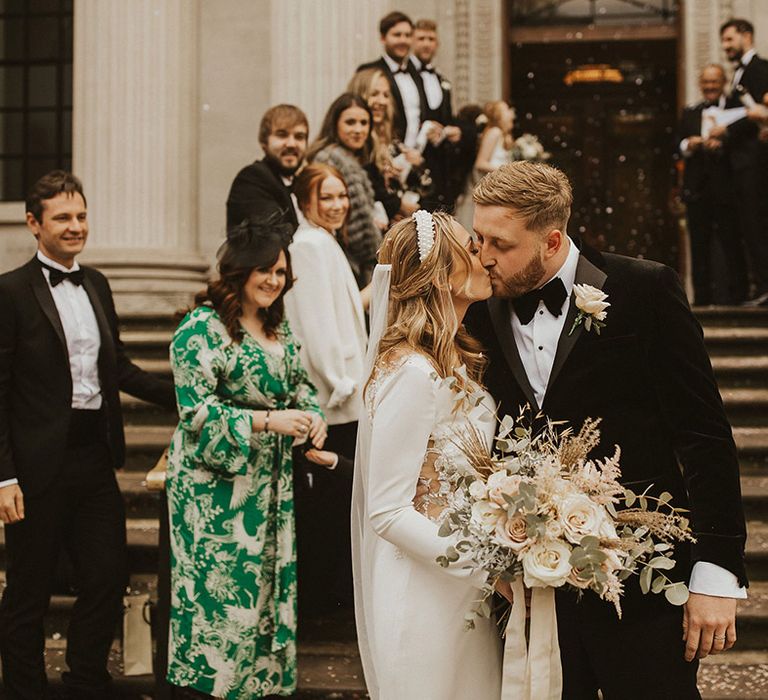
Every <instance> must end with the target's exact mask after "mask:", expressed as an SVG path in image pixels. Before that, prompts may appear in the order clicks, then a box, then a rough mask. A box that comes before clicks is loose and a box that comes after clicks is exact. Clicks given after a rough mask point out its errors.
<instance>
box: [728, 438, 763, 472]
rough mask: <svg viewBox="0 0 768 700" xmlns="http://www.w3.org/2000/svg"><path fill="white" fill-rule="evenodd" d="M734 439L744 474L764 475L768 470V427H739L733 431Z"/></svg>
mask: <svg viewBox="0 0 768 700" xmlns="http://www.w3.org/2000/svg"><path fill="white" fill-rule="evenodd" d="M733 439H734V440H735V442H736V448H737V449H738V451H739V463H740V464H741V468H742V472H743V473H745V474H748V473H752V472H756V473H762V472H763V471H764V470H766V469H768V427H766V426H752V427H749V426H737V427H735V428H734V429H733Z"/></svg>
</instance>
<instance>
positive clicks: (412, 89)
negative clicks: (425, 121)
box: [383, 54, 421, 148]
mask: <svg viewBox="0 0 768 700" xmlns="http://www.w3.org/2000/svg"><path fill="white" fill-rule="evenodd" d="M383 58H384V60H385V61H386V63H387V65H388V66H389V70H391V71H392V73H393V74H394V76H395V83H397V89H398V90H399V91H400V97H402V98H403V108H404V109H405V124H406V126H405V138H404V139H403V143H404V144H405V145H406V146H408V148H414V147H415V146H416V139H417V137H418V135H419V129H420V128H421V97H420V96H419V88H418V87H417V86H416V81H414V79H413V76H412V75H411V74H410V73H399V72H398V71H399V70H400V64H399V63H397V62H396V61H394V60H393V59H391V58H390V57H389V56H387V54H384V57H383ZM405 65H406V67H407V66H408V59H406V62H405Z"/></svg>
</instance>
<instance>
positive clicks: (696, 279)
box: [678, 64, 747, 305]
mask: <svg viewBox="0 0 768 700" xmlns="http://www.w3.org/2000/svg"><path fill="white" fill-rule="evenodd" d="M699 84H700V86H701V93H702V97H703V98H704V99H703V100H702V101H701V102H699V103H698V104H697V105H695V106H693V107H686V108H685V109H684V110H683V114H682V117H681V119H680V127H679V137H680V141H679V147H678V150H679V153H680V155H681V156H682V157H683V159H684V162H685V170H684V172H683V201H684V202H685V204H686V213H687V218H688V233H689V234H690V241H691V266H692V269H693V289H694V294H695V303H696V304H699V305H706V304H712V303H713V302H714V299H713V274H712V262H713V256H712V253H713V243H714V242H715V241H717V243H718V244H719V248H720V250H721V252H722V256H723V259H724V261H725V275H726V279H725V285H724V286H725V292H726V295H727V297H726V299H725V301H726V302H727V303H729V304H740V303H741V302H743V301H744V300H745V299H746V294H747V270H746V263H745V261H744V246H743V243H742V240H741V235H740V231H739V226H738V209H737V207H736V203H735V195H734V191H733V184H732V182H731V168H730V164H729V161H728V157H727V155H726V154H725V153H724V150H723V144H722V142H721V141H720V140H719V139H714V138H711V137H710V136H709V130H710V127H711V126H712V125H713V124H712V123H711V122H712V116H711V112H712V111H713V108H714V109H724V108H725V101H726V100H725V95H724V94H723V90H724V87H725V71H724V70H723V67H722V66H719V65H716V64H712V65H708V66H705V67H704V68H703V69H702V71H701V75H700V76H699ZM708 122H710V123H708Z"/></svg>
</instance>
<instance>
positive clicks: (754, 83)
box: [725, 55, 768, 170]
mask: <svg viewBox="0 0 768 700" xmlns="http://www.w3.org/2000/svg"><path fill="white" fill-rule="evenodd" d="M739 85H740V86H741V87H743V88H744V89H745V90H746V91H747V92H748V93H749V94H750V95H752V98H753V99H754V100H755V102H758V103H762V100H763V96H764V95H765V94H766V92H768V61H766V60H765V59H764V58H760V56H758V55H755V56H753V57H752V60H751V61H750V62H749V65H747V66H746V67H745V68H744V72H743V73H742V75H741V79H740V80H739ZM726 106H727V107H729V108H730V107H741V106H742V104H741V100H740V99H739V93H738V92H737V91H736V90H735V89H734V91H733V92H732V93H731V96H730V97H729V98H728V103H727V105H726ZM758 133H759V127H758V125H757V124H756V123H755V122H753V121H751V120H749V119H746V118H744V119H740V120H739V121H737V122H734V123H733V124H731V125H730V126H729V127H728V130H727V138H726V142H725V145H726V150H727V152H728V155H729V157H730V160H731V166H732V167H733V169H734V170H741V169H744V168H758V167H760V165H761V158H763V157H764V156H765V151H766V147H765V144H763V143H761V142H760V141H759V140H758Z"/></svg>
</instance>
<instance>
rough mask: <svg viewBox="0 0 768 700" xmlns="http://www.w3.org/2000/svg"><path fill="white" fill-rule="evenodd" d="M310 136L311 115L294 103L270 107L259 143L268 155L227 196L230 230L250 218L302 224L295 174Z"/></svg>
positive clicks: (243, 173) (241, 174) (246, 171)
mask: <svg viewBox="0 0 768 700" xmlns="http://www.w3.org/2000/svg"><path fill="white" fill-rule="evenodd" d="M308 138H309V122H308V121H307V116H306V115H305V114H304V112H302V111H301V110H300V109H299V108H298V107H295V106H293V105H286V104H281V105H276V106H274V107H270V108H269V109H268V110H267V111H266V112H265V113H264V116H263V117H262V118H261V124H260V125H259V144H260V145H261V147H262V149H263V150H264V157H263V158H262V159H261V160H257V161H255V162H253V163H251V164H250V165H246V166H245V167H244V168H243V169H242V170H241V171H240V172H239V173H238V174H237V176H236V177H235V179H234V181H233V182H232V186H231V187H230V190H229V196H228V197H227V229H231V228H233V227H234V226H237V225H238V224H240V223H242V222H243V221H244V220H245V219H248V220H249V221H256V222H259V221H267V220H269V221H272V222H275V223H289V224H291V225H292V226H293V228H294V229H296V228H298V226H299V219H300V215H299V205H298V203H297V202H296V197H295V196H294V195H293V193H292V191H291V190H292V187H293V177H294V175H295V174H296V172H297V171H298V170H299V168H300V167H301V166H302V164H303V163H304V156H305V154H306V152H307V139H308Z"/></svg>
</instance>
